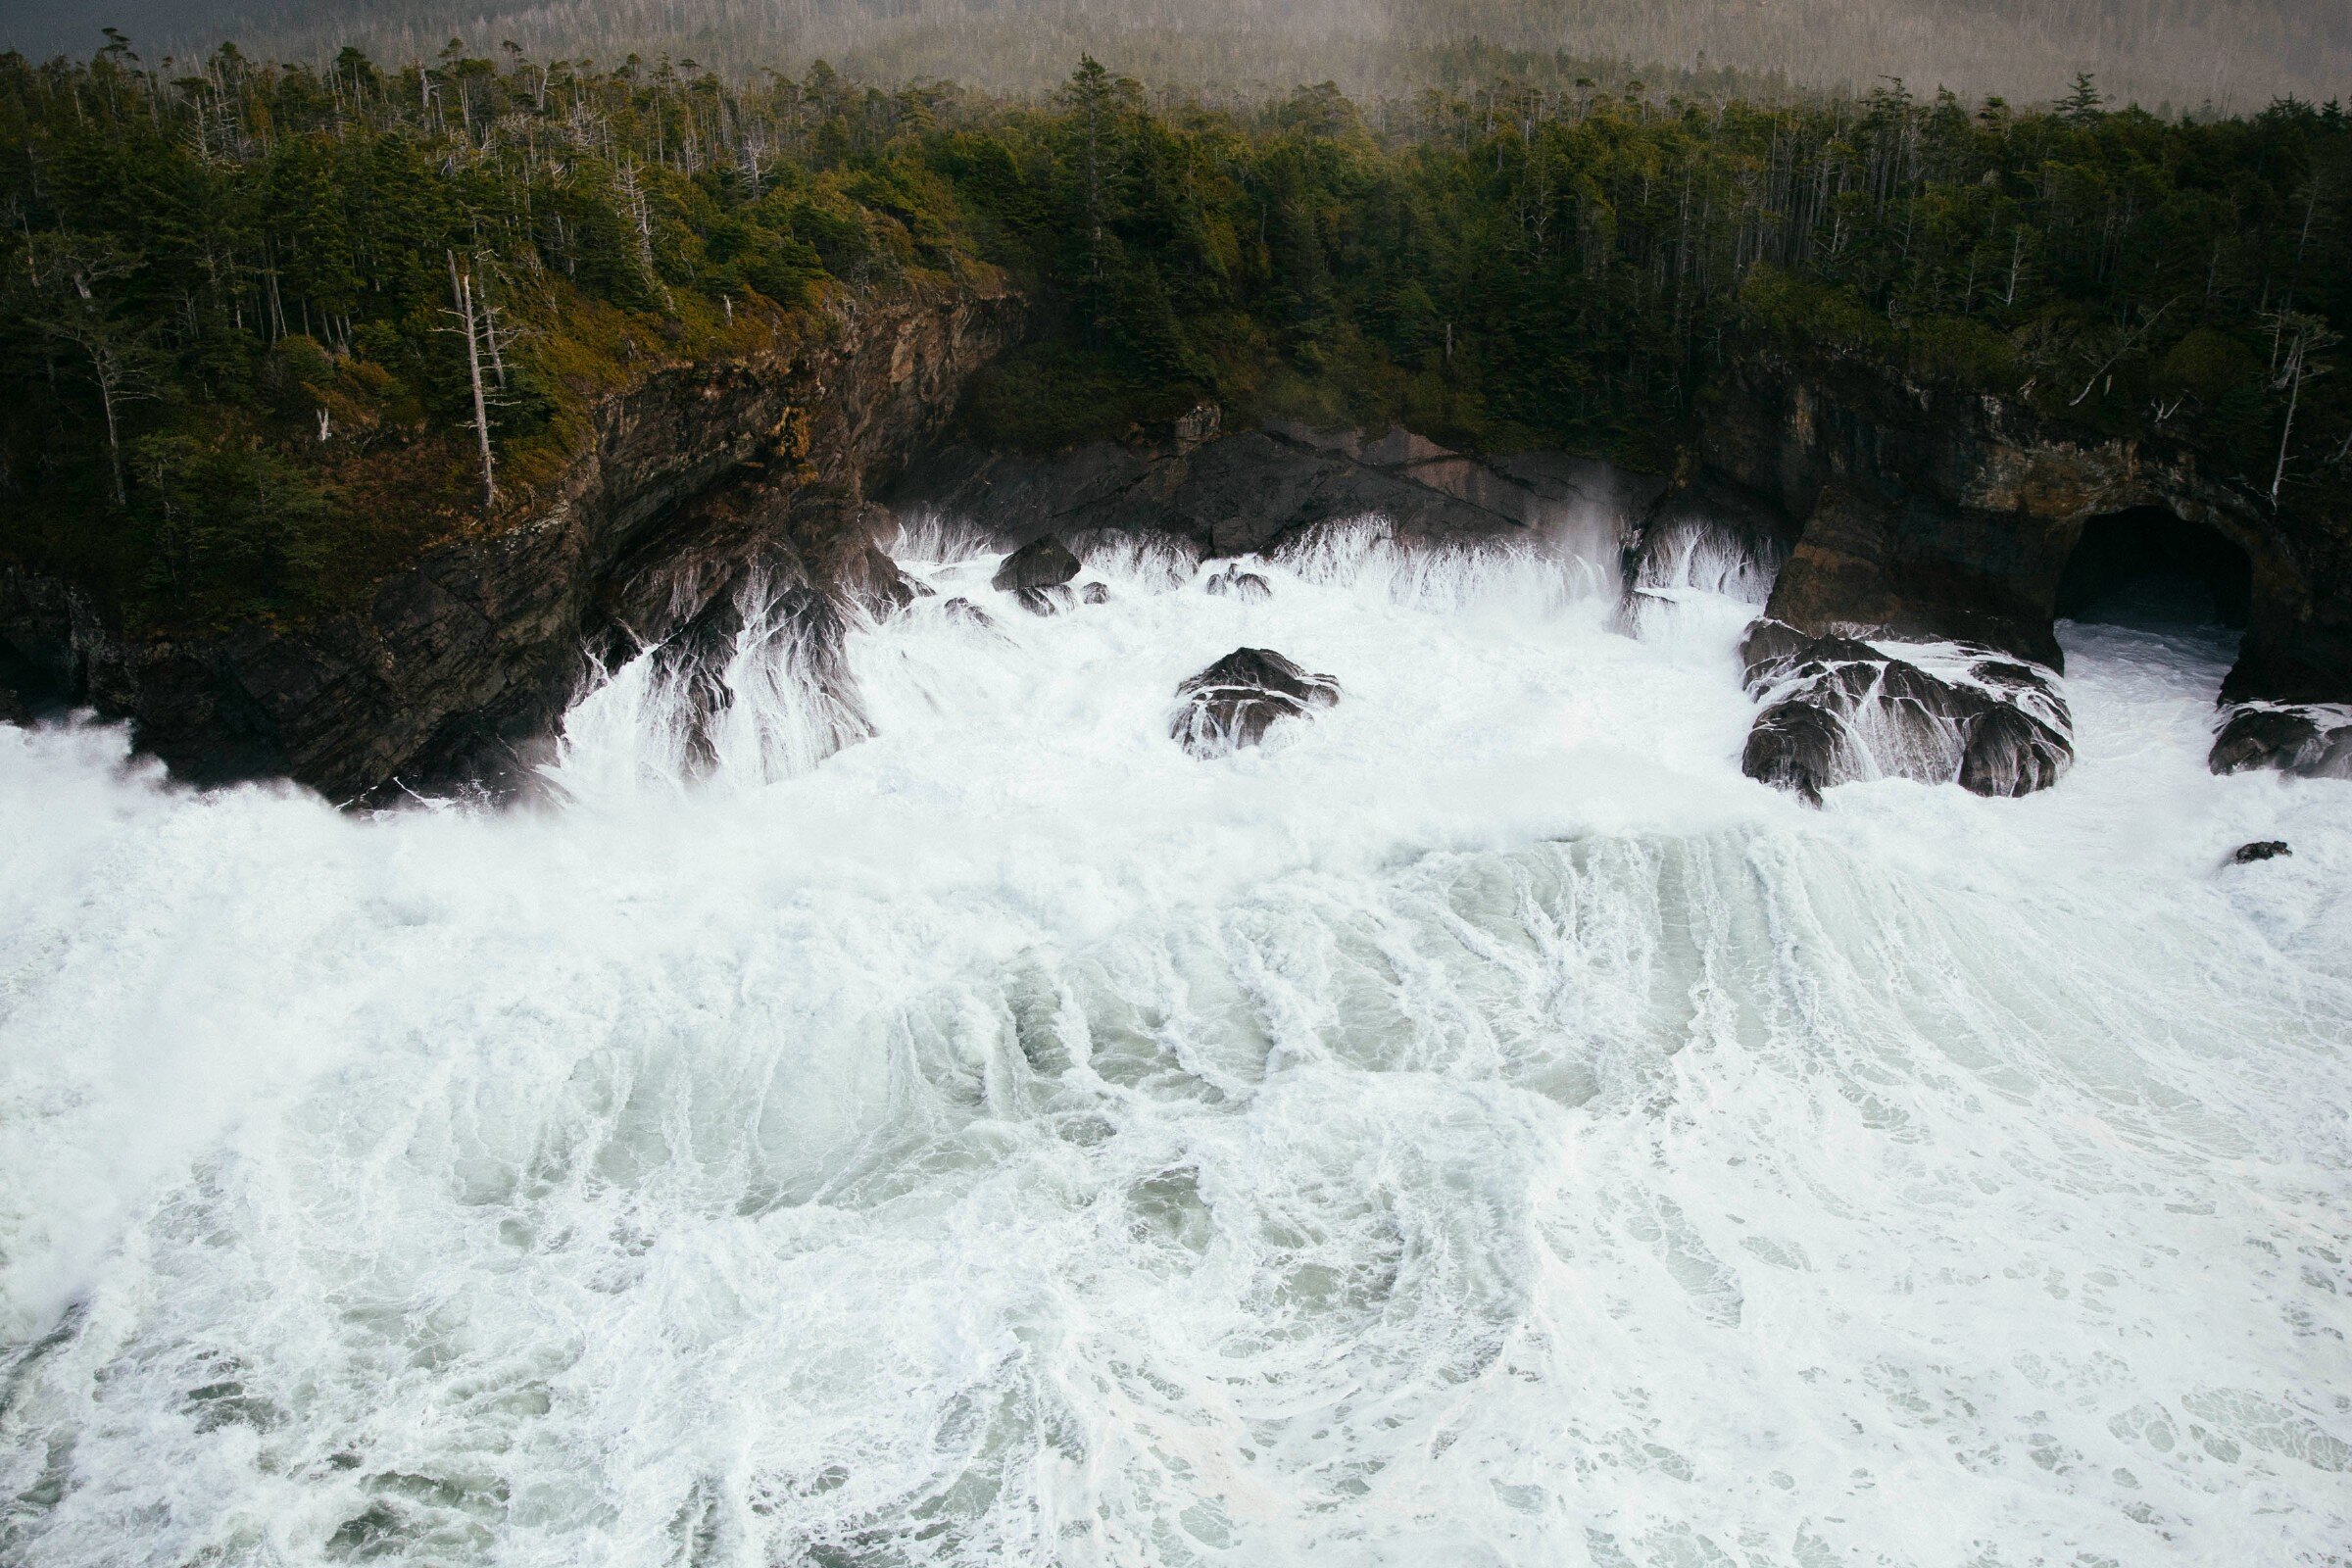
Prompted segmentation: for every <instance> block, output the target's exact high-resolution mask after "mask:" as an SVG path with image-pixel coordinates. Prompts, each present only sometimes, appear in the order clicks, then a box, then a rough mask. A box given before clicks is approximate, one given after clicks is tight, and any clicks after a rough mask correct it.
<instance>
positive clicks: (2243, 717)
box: [2210, 703, 2352, 778]
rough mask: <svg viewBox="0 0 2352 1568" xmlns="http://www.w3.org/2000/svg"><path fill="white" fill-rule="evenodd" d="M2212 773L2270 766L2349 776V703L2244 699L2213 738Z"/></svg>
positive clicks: (2305, 774)
mask: <svg viewBox="0 0 2352 1568" xmlns="http://www.w3.org/2000/svg"><path fill="white" fill-rule="evenodd" d="M2210 760H2211V762H2212V765H2213V770H2214V771H2215V772H2216V773H2243V772H2245V771H2247V770H2248V769H2250V768H2275V769H2277V770H2278V771H2279V772H2281V773H2292V774H2294V775H2295V776H2296V777H2298V778H2352V708H2342V707H2289V706H2281V705H2278V704H2275V703H2249V704H2246V705H2245V706H2243V707H2241V708H2239V709H2237V710H2236V711H2233V712H2232V713H2230V715H2229V719H2228V721H2227V722H2225V723H2224V724H2223V725H2222V729H2221V733H2220V734H2219V735H2217V736H2216V737H2215V738H2214V742H2213V756H2212V758H2211V759H2210Z"/></svg>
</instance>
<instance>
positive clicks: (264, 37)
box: [0, 0, 2352, 113]
mask: <svg viewBox="0 0 2352 1568" xmlns="http://www.w3.org/2000/svg"><path fill="white" fill-rule="evenodd" d="M13 9H14V11H15V13H16V14H15V15H13V16H12V17H11V18H10V20H9V21H8V22H7V23H5V24H0V45H13V46H15V47H18V48H20V49H23V50H25V52H26V53H28V54H31V55H33V56H35V57H43V56H46V55H47V54H50V53H54V52H64V53H68V54H72V55H74V56H82V55H86V54H87V53H88V52H89V51H90V50H92V49H94V48H95V47H97V45H98V43H99V42H100V39H99V37H98V33H97V28H98V26H99V25H101V24H107V25H116V26H119V27H122V28H123V30H125V31H127V32H128V33H129V34H130V36H131V37H132V38H133V39H134V40H136V42H137V43H138V45H139V47H140V48H141V49H142V50H143V51H144V52H146V53H147V54H149V55H150V56H151V57H153V56H157V55H162V54H170V55H172V56H174V57H175V58H178V59H181V60H188V59H195V58H201V57H202V56H204V55H205V54H207V53H209V52H210V51H211V49H212V48H213V47H214V46H216V45H217V44H219V43H220V42H221V41H223V40H224V39H225V40H233V41H235V42H236V43H237V44H238V45H239V46H240V47H242V48H243V49H244V50H245V51H246V52H247V53H248V54H252V55H256V56H260V57H262V58H267V59H279V60H296V61H304V62H308V63H310V64H313V65H319V64H323V63H324V62H325V61H326V60H327V59H329V58H331V57H332V55H333V54H334V53H335V51H336V50H338V49H340V48H342V47H343V46H344V45H346V44H353V45H357V46H359V47H360V48H362V49H363V50H365V51H367V52H368V54H369V55H371V56H372V57H374V58H376V59H379V60H389V61H410V60H420V59H426V58H429V57H431V56H433V55H435V54H437V53H438V52H439V51H440V50H441V48H442V47H443V46H444V45H445V44H446V43H447V42H448V41H449V40H450V39H451V38H452V37H457V38H461V39H463V40H464V41H465V43H466V46H467V48H468V50H469V51H471V52H473V53H476V54H482V55H488V54H490V53H492V52H493V51H495V50H496V49H497V48H498V47H499V46H500V45H501V44H503V43H505V42H507V41H509V40H512V41H514V42H515V43H516V44H518V45H519V46H520V47H521V48H523V49H524V50H525V51H527V52H528V53H530V54H531V55H533V56H534V57H535V58H548V57H558V56H560V57H564V58H569V59H579V58H583V57H586V58H590V59H593V60H596V61H601V62H613V61H617V60H619V59H620V58H622V57H623V56H625V55H628V54H631V53H636V54H640V55H643V56H645V57H646V58H648V59H655V58H659V57H661V56H663V55H667V56H670V57H673V58H678V59H684V58H692V59H694V60H696V61H697V62H699V63H700V64H701V65H702V66H704V67H709V68H712V69H715V70H717V71H718V72H720V73H722V74H723V75H725V76H727V77H728V78H729V79H731V80H738V81H740V80H747V79H749V78H751V77H752V76H754V75H756V74H757V73H758V72H760V70H763V69H773V70H777V71H782V72H785V73H790V74H796V75H797V74H799V73H803V72H805V71H806V70H807V69H808V67H809V65H810V64H811V63H813V62H814V61H816V60H818V59H823V60H826V61H828V62H829V63H831V64H832V65H833V66H834V67H836V68H837V69H839V70H841V71H842V72H844V73H846V74H849V75H851V76H854V77H857V78H858V79H860V80H867V81H881V82H902V81H907V80H912V79H916V78H925V79H933V80H956V81H959V82H962V83H965V84H967V85H972V86H978V87H982V88H986V89H989V90H991V91H997V92H1024V93H1034V92H1042V91H1048V90H1051V89H1052V87H1053V86H1054V83H1055V82H1057V81H1058V80H1059V79H1060V78H1061V77H1062V76H1063V75H1064V74H1066V73H1067V72H1068V70H1069V63H1070V61H1071V60H1073V59H1075V58H1077V56H1078V55H1079V54H1080V53H1082V52H1083V53H1087V54H1091V55H1092V56H1094V57H1095V58H1097V59H1100V60H1101V61H1102V62H1103V64H1104V65H1105V66H1106V67H1107V68H1108V69H1109V70H1111V71H1112V72H1114V73H1120V74H1125V75H1130V76H1133V77H1135V78H1136V79H1138V80H1140V81H1142V82H1144V83H1146V84H1147V85H1148V86H1151V87H1154V88H1156V87H1160V86H1163V85H1168V84H1174V85H1177V86H1181V87H1184V88H1188V89H1192V90H1198V91H1205V92H1210V93H1221V94H1225V95H1229V96H1230V95H1237V94H1246V93H1254V94H1261V95H1262V94H1263V93H1265V92H1268V91H1287V90H1288V89H1289V88H1290V87H1291V86H1293V85H1295V84H1298V83H1300V82H1311V81H1321V80H1331V81H1333V82H1335V83H1337V84H1338V85H1339V86H1340V87H1341V88H1342V89H1343V90H1345V91H1348V92H1349V93H1350V94H1353V95H1355V96H1358V97H1379V96H1384V95H1393V94H1407V93H1410V92H1413V91H1417V90H1419V89H1421V88H1424V87H1431V86H1437V87H1457V86H1460V85H1463V84H1465V83H1467V82H1470V81H1472V80H1475V79H1478V78H1481V77H1485V76H1491V75H1495V74H1497V73H1503V72H1508V73H1512V74H1515V75H1518V76H1521V77H1523V78H1527V79H1544V78H1546V77H1549V78H1554V79H1556V80H1558V81H1559V82H1561V83H1563V84H1565V83H1567V82H1572V81H1573V80H1575V79H1576V78H1577V77H1580V76H1583V77H1590V78H1592V79H1593V80H1594V81H1596V82H1598V83H1600V84H1602V85H1608V86H1616V85H1619V84H1622V83H1623V82H1625V81H1626V80H1628V79H1631V78H1635V77H1640V78H1642V79H1643V80H1645V81H1646V82H1647V83H1648V84H1649V85H1651V86H1656V87H1675V88H1685V89H1692V90H1712V91H1715V92H1718V93H1721V92H1726V91H1733V90H1737V91H1740V92H1742V93H1745V94H1747V95H1750V96H1755V95H1758V94H1771V93H1775V92H1782V91H1788V90H1802V91H1830V92H1841V93H1844V94H1847V95H1851V96H1859V95H1861V94H1864V93H1867V92H1868V91H1870V90H1871V89H1872V88H1874V87H1875V86H1877V85H1878V84H1879V83H1880V82H1881V81H1882V80H1883V79H1886V78H1898V77H1899V78H1900V79H1902V80H1903V81H1904V82H1906V83H1908V84H1909V85H1910V86H1911V88H1912V89H1913V90H1915V91H1921V92H1933V91H1934V90H1936V88H1937V87H1946V88H1950V89H1951V90H1953V91H1955V92H1958V93H1960V94H1962V95H1963V96H1969V97H1978V96H1983V95H1986V94H2000V95H2003V96H2005V97H2007V98H2009V99H2011V100H2012V101H2016V102H2020V103H2033V102H2047V101H2053V100H2055V99H2057V98H2059V97H2060V96H2062V95H2063V94H2064V92H2065V90H2066V87H2067V84H2068V82H2069V81H2071V79H2072V77H2073V76H2074V74H2075V73H2079V72H2089V73H2094V74H2096V75H2097V76H2098V78H2099V80H2100V82H2101V84H2102V86H2103V87H2104V89H2105V90H2106V91H2107V93H2108V94H2109V95H2110V97H2111V98H2112V99H2113V100H2114V101H2116V102H2119V103H2135V104H2138V105H2140V106H2141V107H2143V108H2146V109H2149V110H2151V111H2162V110H2170V111H2173V112H2176V113H2180V112H2190V111H2194V110H2197V109H2200V108H2202V107H2204V106H2207V105H2211V106H2213V107H2215V108H2217V109H2219V110H2222V111H2224V112H2251V111H2253V110H2257V109H2260V108H2261V107H2262V106H2263V105H2264V104H2266V103H2268V102H2269V101H2271V100H2272V99H2273V98H2277V97H2283V96H2288V95H2292V96H2297V97H2302V98H2306V99H2312V100H2319V101H2325V100H2327V99H2330V98H2334V97H2337V96H2340V95H2341V93H2342V92H2343V90H2344V87H2345V84H2346V83H2347V82H2352V5H2347V4H2345V3H2344V0H326V3H323V4H319V3H313V0H46V3H42V0H28V3H26V4H24V5H21V6H19V7H16V8H13Z"/></svg>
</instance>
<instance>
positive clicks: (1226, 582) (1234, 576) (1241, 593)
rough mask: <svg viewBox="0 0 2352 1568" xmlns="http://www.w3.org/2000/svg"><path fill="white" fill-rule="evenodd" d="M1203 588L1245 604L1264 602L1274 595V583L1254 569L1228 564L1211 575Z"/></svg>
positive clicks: (1220, 597)
mask: <svg viewBox="0 0 2352 1568" xmlns="http://www.w3.org/2000/svg"><path fill="white" fill-rule="evenodd" d="M1201 587H1202V589H1203V590H1204V591H1205V592H1207V593H1210V594H1213V595H1214V596H1216V597H1217V598H1219V599H1233V600H1238V601H1239V602H1241V603H1242V604H1245V605H1255V604H1262V603H1264V602H1265V601H1266V600H1268V599H1271V598H1273V597H1274V585H1273V584H1272V583H1270V582H1268V581H1266V579H1265V578H1263V577H1261V576H1259V575H1258V574H1257V573H1256V572H1254V571H1244V570H1242V568H1241V567H1239V566H1228V567H1226V568H1225V569H1224V570H1223V571H1220V572H1216V573H1214V574H1213V575H1211V576H1210V577H1209V579H1208V581H1207V582H1205V583H1203V584H1201Z"/></svg>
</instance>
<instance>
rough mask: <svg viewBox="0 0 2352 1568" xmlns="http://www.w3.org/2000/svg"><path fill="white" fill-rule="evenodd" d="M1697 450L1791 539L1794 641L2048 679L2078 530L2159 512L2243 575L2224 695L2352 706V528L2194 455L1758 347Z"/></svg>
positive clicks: (1717, 401) (1731, 382)
mask: <svg viewBox="0 0 2352 1568" xmlns="http://www.w3.org/2000/svg"><path fill="white" fill-rule="evenodd" d="M1699 456H1700V458H1701V459H1702V460H1703V462H1704V463H1705V464H1706V465H1707V466H1708V467H1710V468H1711V469H1714V470H1716V471H1718V472H1720V473H1721V474H1723V475H1727V476H1729V477H1730V478H1731V479H1732V480H1734V481H1736V482H1737V483H1739V484H1740V485H1742V486H1744V487H1746V488H1747V489H1749V490H1751V491H1755V492H1758V493H1760V494H1762V495H1764V496H1766V497H1768V498H1770V499H1771V500H1773V501H1776V502H1777V503H1778V504H1779V505H1780V506H1781V507H1782V508H1783V509H1784V510H1785V511H1786V512H1787V513H1788V515H1789V517H1790V518H1791V519H1792V520H1793V521H1794V522H1796V523H1797V524H1799V525H1800V527H1801V531H1800V532H1799V533H1798V534H1797V537H1796V541H1795V546H1794V549H1793V550H1792V551H1791V553H1790V556H1789V562H1788V564H1787V565H1786V566H1785V567H1784V568H1783V570H1782V573H1781V576H1780V579H1779V581H1778V583H1777V585H1776V586H1775V589H1774V592H1773V596H1772V603H1771V607H1770V611H1769V613H1770V614H1772V615H1773V616H1774V617H1775V618H1777V619H1780V620H1783V621H1787V622H1788V623H1789V624H1790V625H1793V626H1796V627H1798V628H1800V629H1802V630H1805V631H1808V632H1812V633H1816V634H1823V633H1832V632H1837V631H1840V630H1846V629H1851V628H1879V629H1883V630H1884V631H1886V632H1887V633H1890V634H1892V635H1895V636H1900V637H1917V638H1930V639H1934V638H1952V639H1958V640H1966V641H1974V642H1981V643H1985V644H1989V645H1991V646H1992V647H1995V648H2001V649H2005V650H2008V651H2010V652H2013V653H2017V654H2021V655H2024V656H2026V657H2028V658H2032V659H2035V660H2038V661H2040V662H2045V663H2049V664H2052V665H2053V666H2055V665H2056V664H2057V662H2058V657H2059V655H2058V648H2057V643H2056V641H2055V639H2054V637H2053V636H2052V633H2051V620H2052V617H2053V612H2054V610H2055V609H2056V604H2057V598H2058V591H2059V585H2060V580H2061V577H2062V575H2063V574H2064V572H2065V570H2066V567H2067V563H2068V561H2069V559H2070V557H2072V555H2073V554H2074V551H2075V547H2076V545H2077V544H2078V543H2079V542H2080V541H2081V540H2082V535H2083V530H2084V527H2085V525H2086V524H2087V523H2088V522H2089V521H2090V520H2091V519H2092V518H2094V517H2099V516H2102V515H2112V514H2117V513H2123V512H2127V511H2130V510H2131V509H2134V508H2142V507H2151V508H2161V509H2162V510H2164V511H2166V512H2169V513H2171V514H2172V515H2175V516H2177V517H2179V518H2180V519H2182V520H2183V521H2186V522H2189V523H2195V524H2201V525H2203V526H2204V527H2206V528H2209V529H2211V530H2212V531H2213V532H2214V533H2216V534H2218V535H2220V536H2221V537H2222V538H2223V539H2225V540H2227V541H2229V543H2230V544H2231V545H2234V546H2235V547H2236V548H2237V549H2238V550H2239V551H2241V552H2242V553H2243V554H2244V556H2245V559H2246V563H2247V564H2248V566H2249V567H2250V570H2251V579H2252V583H2251V594H2250V600H2251V603H2250V606H2249V614H2248V625H2247V634H2246V639H2245V644H2244V648H2243V650H2242V652H2241V654H2240V656H2239V660H2238V663H2237V666H2236V667H2235V668H2234V669H2233V670H2232V671H2231V672H2230V675H2229V683H2228V685H2227V687H2226V689H2225V690H2226V694H2227V695H2228V697H2229V699H2230V700H2232V701H2246V700H2251V699H2258V698H2259V699H2270V700H2276V701H2284V702H2340V701H2344V700H2346V699H2347V698H2352V592H2348V590H2352V519H2347V518H2343V517H2326V516H2315V515H2301V514H2298V513H2296V512H2294V511H2292V510H2286V511H2276V510H2274V509H2273V508H2272V507H2271V505H2270V503H2269V500H2268V498H2267V497H2265V496H2263V495H2261V494H2259V493H2258V492H2256V491H2255V490H2253V489H2252V488H2250V487H2249V486H2247V485H2246V484H2244V483H2243V482H2240V481H2234V480H2230V479H2226V478H2224V477H2222V476H2220V475H2217V474H2214V473H2212V472H2210V471H2208V470H2207V469H2206V468H2205V467H2204V466H2201V465H2200V463H2199V461H2198V458H2197V456H2196V455H2195V454H2194V453H2193V452H2191V451H2190V450H2188V449H2187V448H2185V447H2182V446H2178V445H2174V444H2171V443H2167V442H2161V441H2144V440H2143V441H2124V440H2109V441H2096V440H2086V439H2084V438H2083V437H2082V436H2081V435H2080V434H2079V433H2077V432H2073V431H2068V430H2063V429H2060V428H2056V427H2054V426H2052V425H2051V424H2049V423H2048V422H2047V421H2045V420H2043V419H2041V418H2039V417H2035V416H2034V415H2033V414H2032V413H2030V412H2028V411H2025V410H2022V409H2019V408H2017V407H2014V406H2012V405H2009V404H2005V403H2002V402H2000V401H1997V400H1994V399H1989V398H1980V397H1971V396H1964V395H1961V394H1958V393H1954V392H1950V391H1947V390H1941V389H1935V388H1928V387H1922V386H1917V385H1913V384H1909V383H1906V382H1904V381H1902V380H1900V379H1899V378H1895V377H1890V376H1887V375H1885V374H1883V373H1880V372H1877V371H1873V370H1869V369H1864V368H1837V367H1830V368H1823V367H1820V366H1798V365H1794V364H1791V363H1789V361H1788V360H1786V359H1783V358H1780V357H1777V356H1774V355H1771V354H1765V353H1757V354H1752V355H1750V356H1748V357H1746V358H1744V359H1742V360H1741V361H1740V363H1739V364H1738V365H1737V366H1736V367H1735V368H1732V369H1731V370H1730V371H1728V372H1727V373H1726V374H1725V375H1724V376H1723V377H1722V378H1721V379H1720V381H1719V382H1718V384H1717V385H1716V387H1715V388H1714V389H1713V392H1712V394H1711V400H1710V404H1709V407H1708V408H1707V410H1706V412H1705V414H1704V416H1703V422H1702V425H1701V433H1700V440H1699Z"/></svg>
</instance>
